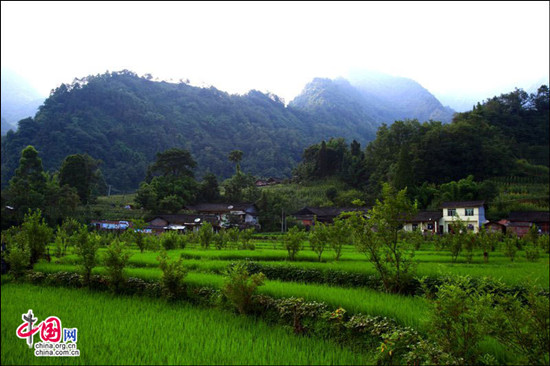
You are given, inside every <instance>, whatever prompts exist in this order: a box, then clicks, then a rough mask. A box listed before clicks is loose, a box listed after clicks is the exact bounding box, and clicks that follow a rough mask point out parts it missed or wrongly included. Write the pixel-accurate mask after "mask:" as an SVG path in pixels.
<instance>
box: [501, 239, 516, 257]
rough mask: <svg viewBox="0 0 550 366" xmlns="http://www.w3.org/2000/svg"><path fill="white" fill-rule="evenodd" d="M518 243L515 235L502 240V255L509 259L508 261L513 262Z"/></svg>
mask: <svg viewBox="0 0 550 366" xmlns="http://www.w3.org/2000/svg"><path fill="white" fill-rule="evenodd" d="M518 241H519V239H518V238H517V237H516V236H515V235H507V236H506V237H505V238H504V240H503V244H504V245H503V247H502V249H503V252H504V255H505V256H507V257H508V258H510V261H511V262H513V261H514V259H515V258H516V253H517V252H518Z"/></svg>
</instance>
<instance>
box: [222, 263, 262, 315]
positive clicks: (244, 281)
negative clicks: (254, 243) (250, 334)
mask: <svg viewBox="0 0 550 366" xmlns="http://www.w3.org/2000/svg"><path fill="white" fill-rule="evenodd" d="M264 280H265V276H264V275H263V273H256V274H253V275H250V274H249V273H248V271H247V269H246V263H243V262H239V263H236V264H234V265H233V266H232V267H230V268H229V269H228V270H227V272H226V277H225V281H224V284H223V287H222V293H223V294H224V296H225V297H226V298H227V299H228V300H229V301H230V302H231V304H232V305H233V306H234V307H235V309H237V310H238V312H239V313H241V314H246V313H248V312H250V311H251V309H252V295H253V294H254V291H256V288H257V287H258V286H261V285H263V282H264Z"/></svg>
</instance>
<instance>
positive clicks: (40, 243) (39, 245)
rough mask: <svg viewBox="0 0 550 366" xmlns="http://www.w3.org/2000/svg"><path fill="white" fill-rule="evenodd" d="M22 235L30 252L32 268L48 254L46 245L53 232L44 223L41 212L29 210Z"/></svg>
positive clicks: (22, 225)
mask: <svg viewBox="0 0 550 366" xmlns="http://www.w3.org/2000/svg"><path fill="white" fill-rule="evenodd" d="M21 233H22V235H23V236H22V239H23V238H24V240H25V241H26V242H27V246H28V248H29V250H30V253H31V258H30V265H31V266H32V265H34V264H35V263H36V262H38V259H40V258H41V257H42V256H43V255H44V254H45V253H46V245H47V244H48V243H49V242H50V239H51V237H52V233H53V231H52V229H51V228H50V227H48V225H47V224H46V222H45V221H44V218H43V217H42V212H41V211H40V210H36V211H34V212H33V211H31V210H30V209H29V212H28V213H27V214H26V215H25V219H24V221H23V223H22V224H21Z"/></svg>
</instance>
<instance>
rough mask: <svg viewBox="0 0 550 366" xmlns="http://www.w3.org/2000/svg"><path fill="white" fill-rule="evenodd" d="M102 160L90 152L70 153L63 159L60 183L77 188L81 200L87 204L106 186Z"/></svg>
mask: <svg viewBox="0 0 550 366" xmlns="http://www.w3.org/2000/svg"><path fill="white" fill-rule="evenodd" d="M100 164H101V161H99V160H95V159H93V158H92V157H91V156H90V155H88V154H74V155H69V156H67V157H66V158H65V160H63V163H62V165H61V169H60V170H59V183H60V185H65V184H67V185H69V186H70V187H74V188H76V190H77V192H78V196H79V197H80V201H81V202H82V203H83V204H87V203H88V202H90V201H93V199H94V198H95V196H97V194H98V193H99V192H100V191H101V190H102V189H101V188H103V187H104V186H105V181H104V180H103V175H102V174H101V170H99V165H100Z"/></svg>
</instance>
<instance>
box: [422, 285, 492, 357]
mask: <svg viewBox="0 0 550 366" xmlns="http://www.w3.org/2000/svg"><path fill="white" fill-rule="evenodd" d="M491 305H492V299H491V297H490V296H486V294H485V293H483V292H482V291H479V290H478V287H477V286H474V285H473V284H472V283H471V281H470V278H469V277H457V279H456V280H448V281H446V282H445V283H444V284H443V285H441V286H439V290H438V292H437V294H436V298H435V300H434V301H433V302H432V313H431V318H430V321H429V328H430V329H431V331H430V335H431V336H432V339H433V340H434V341H435V342H437V343H438V344H439V345H440V346H441V347H442V349H443V351H444V352H446V353H449V354H452V355H454V356H455V357H458V358H462V359H464V360H465V362H466V363H468V364H475V363H476V362H477V361H478V358H479V357H480V356H481V354H480V350H479V344H480V342H481V341H482V340H483V338H484V337H485V335H486V334H487V317H488V316H489V312H488V311H487V309H489V308H490V307H491Z"/></svg>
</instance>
